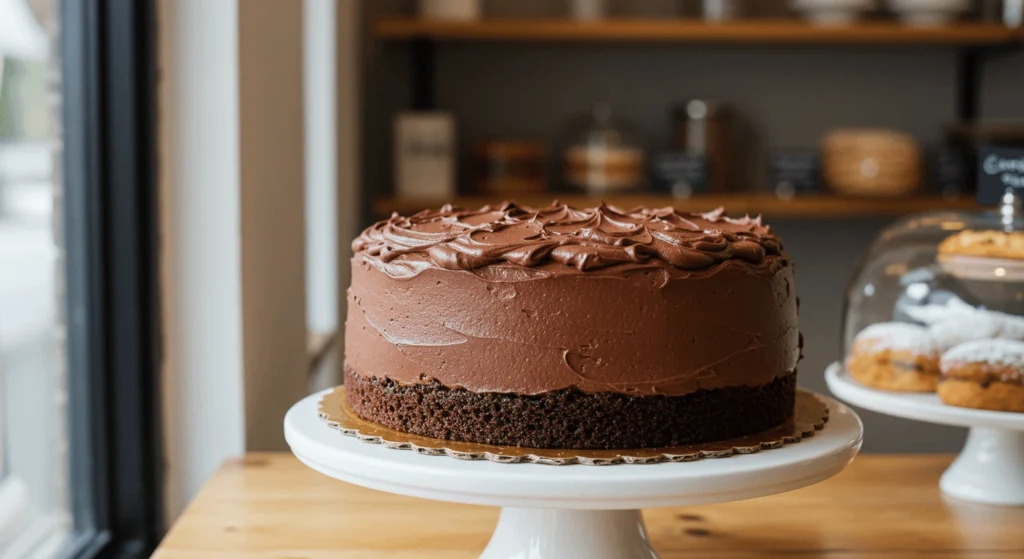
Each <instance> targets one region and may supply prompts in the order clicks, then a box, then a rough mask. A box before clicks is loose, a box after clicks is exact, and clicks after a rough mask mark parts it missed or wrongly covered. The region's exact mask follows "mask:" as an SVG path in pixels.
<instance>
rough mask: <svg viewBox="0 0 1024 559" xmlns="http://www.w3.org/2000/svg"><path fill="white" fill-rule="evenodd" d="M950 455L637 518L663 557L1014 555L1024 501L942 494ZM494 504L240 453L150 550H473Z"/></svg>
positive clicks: (216, 553)
mask: <svg viewBox="0 0 1024 559" xmlns="http://www.w3.org/2000/svg"><path fill="white" fill-rule="evenodd" d="M441 459H442V458H438V460H441ZM951 459H952V456H947V455H941V456H934V455H899V456H892V455H888V456H883V455H874V456H872V455H865V456H861V457H859V458H857V460H856V461H854V463H853V464H852V465H851V466H850V468H849V469H847V470H846V471H845V472H843V473H842V474H840V475H839V476H837V477H835V478H833V479H831V480H829V481H826V482H824V483H820V484H818V485H815V486H812V487H807V488H804V489H800V490H797V491H793V492H790V493H785V494H782V495H776V496H773V497H764V498H761V499H754V500H750V501H741V502H737V503H726V504H721V505H706V506H698V507H684V508H676V509H654V510H648V511H646V512H645V516H646V519H647V525H648V529H649V530H650V532H651V538H652V540H653V541H654V544H655V546H656V548H657V549H658V551H659V552H660V553H661V557H662V558H663V559H670V558H694V557H712V558H714V559H737V558H748V557H795V558H801V559H804V558H806V559H810V558H842V559H853V558H862V557H866V558H882V557H885V558H887V559H888V558H896V559H909V558H916V559H952V558H960V557H971V558H979V559H1010V558H1018V557H1024V508H1021V509H1012V508H996V507H985V506H981V505H974V504H970V503H962V502H956V501H952V500H948V499H945V498H943V496H942V495H941V493H940V492H939V489H938V480H939V475H940V474H941V473H942V471H943V470H944V469H945V468H946V466H947V465H948V464H949V462H950V460H951ZM510 467H513V468H514V467H515V466H514V465H513V466H510ZM613 467H614V466H613ZM497 514H498V509H496V508H487V507H475V506H468V505H455V504H449V503H439V502H434V501H424V500H420V499H412V498H408V497H399V496H395V495H389V494H386V493H380V492H377V491H371V490H369V489H363V488H361V487H356V486H354V485H348V484H346V483H342V482H339V481H336V480H334V479H331V478H328V477H326V476H323V475H321V474H318V473H316V472H314V471H312V470H310V469H308V468H306V467H305V466H303V465H302V464H300V463H299V462H298V461H297V460H296V459H295V458H293V457H292V456H291V455H289V454H250V455H248V456H246V457H245V458H242V459H238V460H234V461H231V462H229V463H228V464H226V465H225V466H224V467H223V468H222V469H221V471H220V472H219V473H218V474H217V475H216V476H215V477H214V478H213V480H211V481H210V483H209V484H208V485H207V486H206V487H205V488H204V489H203V490H202V492H201V493H200V494H199V496H198V497H197V498H196V500H195V501H194V502H193V503H192V504H191V506H189V508H188V510H186V512H185V513H184V515H183V516H182V517H181V518H179V519H178V521H177V523H176V524H175V525H174V527H173V528H172V530H171V531H170V533H169V534H168V535H167V538H166V539H165V540H164V542H163V544H162V545H161V546H160V548H159V549H158V550H157V553H156V554H155V555H154V557H156V558H158V559H207V558H209V559H214V558H217V559H232V558H240V559H241V558H260V559H271V558H278V559H286V558H287V559H300V558H303V559H323V558H338V559H341V558H344V559H353V558H358V559H369V558H375V559H376V558H397V557H402V558H407V557H409V558H414V557H430V558H438V559H454V558H475V557H477V555H478V554H479V553H480V551H481V550H483V548H484V546H485V545H486V544H487V540H488V537H489V536H490V533H491V530H492V529H493V528H494V525H495V522H496V521H497Z"/></svg>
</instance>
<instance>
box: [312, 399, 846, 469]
mask: <svg viewBox="0 0 1024 559" xmlns="http://www.w3.org/2000/svg"><path fill="white" fill-rule="evenodd" d="M795 407H796V409H795V410H794V414H793V419H791V420H789V421H787V422H785V423H783V424H782V425H779V426H777V427H774V428H772V429H768V430H766V431H761V432H760V433H755V434H753V435H747V436H744V437H737V438H734V439H728V440H724V441H714V442H708V443H702V444H692V445H683V446H674V447H662V448H644V449H630V450H573V449H543V448H521V447H511V446H497V445H487V444H479V443H467V442H460V441H448V440H444V439H433V438H429V437H423V436H420V435H414V434H411V433H404V432H401V431H396V430H394V429H390V428H388V427H384V426H383V425H378V424H376V423H373V422H370V421H366V420H365V419H362V418H360V417H359V416H357V415H356V414H355V413H354V412H353V411H352V410H351V408H349V406H348V404H347V403H346V402H345V387H344V386H338V387H335V388H334V389H333V390H332V391H331V392H329V393H327V394H325V395H324V397H323V398H321V400H320V402H319V404H318V406H317V412H318V414H319V415H320V418H321V419H323V420H324V421H325V422H326V423H327V425H328V426H330V427H331V428H334V429H337V430H338V431H340V432H341V434H343V435H346V436H350V437H355V438H356V439H358V440H359V441H362V442H364V443H367V444H379V445H383V446H385V447H387V448H390V449H394V450H411V451H413V452H416V453H418V454H424V455H427V456H448V457H450V458H455V459H457V460H488V461H490V462H498V463H502V464H515V463H531V464H546V465H552V466H566V465H571V464H581V465H586V466H611V465H615V464H657V463H661V462H693V461H695V460H703V459H715V458H728V457H730V456H735V455H737V454H755V453H758V452H761V451H764V450H772V449H776V448H782V447H783V446H785V445H787V444H794V443H798V442H800V441H802V440H803V439H806V438H808V437H813V436H814V434H815V433H816V432H817V431H820V430H822V429H824V428H825V424H826V423H828V416H829V408H828V405H827V404H826V403H825V402H823V401H822V400H821V399H820V398H818V397H817V396H816V395H814V394H812V393H810V392H807V391H805V390H799V389H798V390H797V394H796V406H795Z"/></svg>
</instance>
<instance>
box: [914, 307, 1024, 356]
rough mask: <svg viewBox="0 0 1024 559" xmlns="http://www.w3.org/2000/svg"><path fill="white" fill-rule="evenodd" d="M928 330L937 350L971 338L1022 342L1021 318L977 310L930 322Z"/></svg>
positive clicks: (1023, 319) (945, 349)
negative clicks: (933, 322)
mask: <svg viewBox="0 0 1024 559" xmlns="http://www.w3.org/2000/svg"><path fill="white" fill-rule="evenodd" d="M928 333H929V334H930V335H931V337H932V341H933V342H934V343H935V346H936V347H937V349H938V350H939V351H940V352H944V351H947V350H949V349H952V348H953V347H955V346H958V345H960V344H963V343H966V342H970V341H973V340H985V339H1006V340H1018V341H1024V318H1021V317H1019V316H1014V315H1010V314H1006V313H1000V312H993V311H983V310H978V311H974V312H971V313H969V314H964V315H962V316H957V317H954V318H950V319H948V320H943V321H941V322H937V323H935V324H932V325H931V326H930V327H929V328H928Z"/></svg>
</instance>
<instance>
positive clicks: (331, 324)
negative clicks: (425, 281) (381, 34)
mask: <svg viewBox="0 0 1024 559" xmlns="http://www.w3.org/2000/svg"><path fill="white" fill-rule="evenodd" d="M305 2H306V13H305V37H304V39H305V48H306V55H305V65H306V67H305V70H306V71H305V92H304V93H305V103H306V107H305V112H306V116H305V119H306V315H307V319H308V321H309V328H310V330H312V331H314V332H332V331H335V330H336V329H337V328H338V217H337V212H338V195H337V193H338V172H337V164H336V159H337V156H338V141H337V138H338V136H337V104H338V101H337V98H336V95H335V90H336V87H335V84H336V79H337V72H336V67H337V57H336V54H337V51H336V48H335V36H336V23H337V13H336V9H335V8H336V3H335V1H334V0H305ZM342 4H343V5H354V4H355V2H348V1H346V0H342Z"/></svg>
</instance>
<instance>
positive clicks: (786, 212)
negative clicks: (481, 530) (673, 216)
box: [373, 192, 977, 219]
mask: <svg viewBox="0 0 1024 559" xmlns="http://www.w3.org/2000/svg"><path fill="white" fill-rule="evenodd" d="M512 198H513V199H514V200H516V201H517V202H519V203H521V204H525V205H528V206H540V207H543V206H547V205H549V204H550V203H551V202H552V201H553V200H561V201H562V202H565V203H566V204H569V205H570V206H575V207H586V206H595V205H597V204H598V203H600V201H601V200H602V197H599V196H587V195H579V194H570V193H561V192H559V193H550V194H545V195H526V196H515V197H512ZM501 199H502V197H500V196H461V197H456V198H454V199H452V200H430V199H399V198H379V199H377V200H376V201H375V202H374V205H373V210H374V214H375V215H376V216H377V217H378V218H385V217H387V216H389V215H391V212H398V213H400V214H403V215H408V214H413V213H416V212H418V211H420V210H422V209H424V208H439V207H441V206H442V205H443V204H444V203H446V202H451V203H452V204H453V205H456V206H460V207H463V208H477V207H481V206H484V205H487V204H494V203H497V202H500V201H501ZM604 200H605V201H606V202H607V203H609V204H611V205H614V206H618V207H620V208H632V207H635V206H648V207H665V206H673V207H675V208H677V209H679V210H684V211H708V210H713V209H715V208H717V207H719V206H722V207H724V208H726V209H727V210H728V211H729V214H730V215H733V216H736V215H743V214H745V213H746V214H751V215H758V214H761V215H764V216H766V217H772V218H779V217H798V218H809V219H815V218H837V217H867V216H898V215H904V214H911V213H915V212H924V211H939V210H958V209H975V208H977V204H976V203H975V201H974V199H973V198H969V197H967V198H962V199H957V200H946V199H943V198H938V197H915V198H892V199H886V198H847V197H839V196H829V195H820V196H803V197H797V198H793V199H791V200H782V199H780V198H777V197H775V196H772V195H768V194H734V195H717V196H695V197H693V198H689V199H678V198H673V197H671V196H664V195H658V194H631V195H620V196H608V197H605V198H604Z"/></svg>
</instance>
